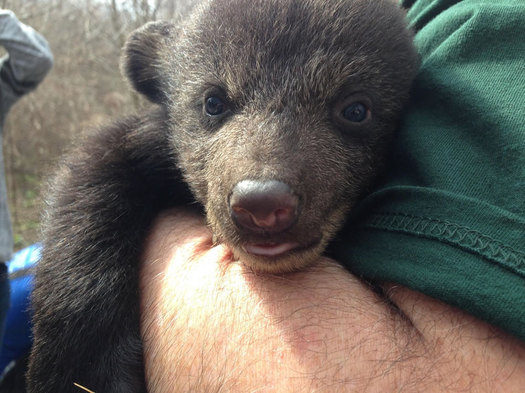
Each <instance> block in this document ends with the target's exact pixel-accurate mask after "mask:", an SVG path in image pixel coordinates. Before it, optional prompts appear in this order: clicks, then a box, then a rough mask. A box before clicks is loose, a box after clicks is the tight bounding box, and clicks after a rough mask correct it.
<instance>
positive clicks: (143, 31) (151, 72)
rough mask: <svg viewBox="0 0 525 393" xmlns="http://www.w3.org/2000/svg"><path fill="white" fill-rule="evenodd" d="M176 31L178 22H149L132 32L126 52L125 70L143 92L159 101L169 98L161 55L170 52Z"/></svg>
mask: <svg viewBox="0 0 525 393" xmlns="http://www.w3.org/2000/svg"><path fill="white" fill-rule="evenodd" d="M173 30H174V25H173V24H171V23H169V22H149V23H147V24H145V25H144V26H142V27H141V28H139V29H137V30H136V31H134V32H133V33H132V34H131V36H130V37H129V38H128V41H127V42H126V45H125V46H124V50H123V54H122V61H121V70H122V73H123V74H124V75H125V76H126V77H127V78H128V80H129V81H130V83H131V84H132V86H133V87H134V88H135V89H136V90H137V91H138V92H139V93H141V94H144V95H145V96H146V97H147V98H148V99H149V100H150V101H152V102H154V103H156V104H162V103H164V102H165V100H166V97H165V94H164V89H163V83H162V75H163V72H162V70H161V66H162V57H161V54H162V53H163V51H166V49H167V48H166V46H167V45H168V41H169V39H170V38H171V37H172V32H173ZM164 53H165V52H164Z"/></svg>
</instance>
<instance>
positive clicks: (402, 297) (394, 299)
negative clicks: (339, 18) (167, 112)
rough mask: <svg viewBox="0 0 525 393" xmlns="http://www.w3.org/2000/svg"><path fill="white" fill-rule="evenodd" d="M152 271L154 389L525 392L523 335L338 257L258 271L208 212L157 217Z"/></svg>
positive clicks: (148, 277) (148, 341) (145, 311)
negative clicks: (370, 276)
mask: <svg viewBox="0 0 525 393" xmlns="http://www.w3.org/2000/svg"><path fill="white" fill-rule="evenodd" d="M140 275H141V277H140V280H141V308H142V311H141V312H142V323H141V329H142V335H143V340H144V354H145V359H144V360H145V369H146V378H147V384H148V389H149V392H150V393H168V392H301V393H302V392H330V393H337V392H422V391H425V392H491V393H494V392H505V393H509V392H510V393H512V392H523V391H525V345H524V343H523V342H521V341H519V340H517V339H515V338H513V337H511V336H509V335H506V334H505V333H503V332H502V331H500V330H499V329H497V328H495V327H493V326H490V325H488V324H486V323H484V322H481V321H479V320H477V319H475V318H474V317H472V316H470V315H468V314H466V313H464V312H462V311H460V310H458V309H455V308H453V307H451V306H448V305H446V304H443V303H441V302H439V301H436V300H434V299H431V298H429V297H427V296H425V295H423V294H420V293H417V292H414V291H411V290H410V289H407V288H405V287H402V286H399V285H394V284H385V285H383V286H382V291H378V290H377V289H374V288H372V287H370V286H368V285H367V284H365V283H363V282H362V281H361V280H359V279H358V278H356V277H355V276H353V275H352V274H351V273H349V272H348V271H346V270H344V269H342V268H341V267H339V266H338V265H337V263H336V262H334V261H332V260H330V259H328V258H324V257H323V258H320V260H319V262H318V263H317V264H316V265H315V267H312V268H310V269H308V270H305V271H302V272H297V273H291V274H285V275H272V276H270V275H258V274H256V273H254V272H253V271H251V270H250V269H249V268H247V267H246V266H245V265H243V264H242V263H240V262H238V261H233V260H232V257H231V253H230V252H229V250H228V248H227V247H226V246H225V245H222V244H219V245H213V242H212V234H211V232H210V231H209V229H208V228H207V227H206V226H205V223H204V220H203V218H202V217H201V216H200V215H199V214H198V213H196V212H192V211H189V210H183V209H178V210H172V211H170V212H166V213H164V214H163V215H162V216H161V217H159V218H158V219H157V221H156V223H155V224H154V226H153V229H152V231H151V234H150V236H149V238H148V240H147V242H146V246H145V251H144V254H143V264H142V269H141V273H140Z"/></svg>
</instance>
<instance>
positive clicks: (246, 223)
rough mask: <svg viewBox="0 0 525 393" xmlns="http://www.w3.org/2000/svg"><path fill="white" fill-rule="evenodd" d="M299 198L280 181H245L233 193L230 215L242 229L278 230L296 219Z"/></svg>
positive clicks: (288, 225) (256, 230)
mask: <svg viewBox="0 0 525 393" xmlns="http://www.w3.org/2000/svg"><path fill="white" fill-rule="evenodd" d="M298 205H299V199H298V197H297V196H296V195H295V194H294V193H293V191H292V189H291V187H290V186H289V185H287V184H286V183H283V182H281V181H278V180H242V181H240V182H239V183H237V184H236V185H235V187H234V188H233V191H232V194H231V196H230V212H231V213H230V214H231V217H232V219H233V221H234V222H235V224H236V225H237V226H238V227H239V228H240V229H245V230H249V231H252V232H261V231H264V232H269V233H274V234H275V233H279V232H283V231H285V230H286V229H288V228H290V227H291V226H292V225H293V224H294V223H295V220H296V218H297V214H298V212H297V210H298Z"/></svg>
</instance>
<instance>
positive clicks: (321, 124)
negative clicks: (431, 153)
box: [28, 0, 418, 393]
mask: <svg viewBox="0 0 525 393" xmlns="http://www.w3.org/2000/svg"><path fill="white" fill-rule="evenodd" d="M417 65H418V64H417V56H416V54H415V51H414V49H413V46H412V44H411V34H410V32H409V31H408V30H407V29H406V26H405V21H404V15H403V13H402V12H401V11H400V10H398V9H397V8H396V6H395V5H393V4H392V2H391V1H387V0H385V1H381V0H347V1H343V0H214V1H210V2H208V3H206V4H205V5H203V6H202V7H200V8H199V9H198V10H197V11H196V12H195V13H194V14H193V15H192V16H191V17H190V18H189V19H188V21H187V22H186V23H185V24H184V25H183V26H181V27H178V28H176V27H175V26H173V25H171V24H169V23H163V22H159V23H152V24H148V25H146V26H144V27H143V28H142V29H140V30H138V31H137V32H135V33H134V34H133V35H132V36H131V37H130V39H129V41H128V44H127V46H126V48H125V57H124V62H123V69H124V72H125V73H126V75H127V76H128V78H129V80H130V82H131V83H132V85H133V86H134V87H135V88H136V89H137V90H138V91H139V92H141V93H143V94H144V95H146V96H147V97H148V98H149V99H150V100H151V101H153V102H154V103H156V104H158V108H157V109H155V110H154V112H153V113H150V114H148V115H144V116H140V117H132V118H128V119H125V120H122V121H120V122H117V123H115V124H113V125H112V126H109V127H107V128H104V129H101V130H98V131H97V132H95V133H93V134H91V135H88V136H86V137H85V138H84V139H83V140H82V141H81V142H80V143H79V144H78V147H77V148H76V149H75V150H74V151H73V152H72V153H71V154H70V155H69V156H68V158H66V159H65V161H64V163H63V165H62V166H61V168H60V170H59V172H58V175H57V176H56V179H55V181H54V184H53V190H52V191H51V194H50V197H49V209H48V214H47V219H46V224H45V244H44V254H43V260H42V261H41V263H40V265H39V267H38V272H37V276H36V288H35V293H34V310H35V317H34V323H35V333H34V336H35V345H34V349H33V353H32V358H31V365H30V371H29V375H28V383H29V389H30V392H68V391H75V388H74V386H73V382H77V383H79V384H81V385H83V386H86V387H88V388H89V389H91V390H94V391H97V392H104V393H112V392H144V391H145V385H144V380H143V378H144V376H143V371H142V363H141V356H142V354H141V342H140V336H139V315H138V299H139V294H138V256H139V254H140V246H141V244H142V241H143V239H144V237H145V235H146V232H147V229H148V226H149V224H150V222H151V221H152V219H153V218H154V217H155V215H156V214H158V212H159V211H160V210H161V209H164V208H167V207H169V206H172V205H176V204H181V203H189V202H191V201H192V200H193V199H195V200H196V201H197V202H199V203H200V204H201V205H202V206H203V207H204V210H205V214H206V217H207V219H208V222H209V225H210V226H211V228H212V230H213V232H214V234H215V237H216V239H217V241H221V242H225V243H227V244H228V245H229V246H230V247H231V248H232V250H233V252H234V255H235V256H236V257H238V258H240V259H241V260H242V261H243V262H244V263H246V264H248V265H250V266H252V267H253V268H254V269H256V270H258V271H263V272H284V271H290V270H295V269H300V268H302V267H304V266H306V265H307V264H309V263H312V262H313V261H314V260H315V259H316V257H317V256H319V255H320V254H321V253H322V252H323V250H324V249H325V247H326V245H327V244H328V242H329V241H330V240H331V238H332V237H333V236H334V234H335V233H336V232H337V230H338V229H339V228H340V226H341V224H342V222H343V220H344V218H345V216H346V214H347V212H348V211H349V209H351V207H352V206H353V205H354V204H355V203H356V201H357V200H358V199H359V198H360V197H361V196H362V194H363V192H365V191H366V190H367V188H368V187H369V185H370V184H371V182H372V181H373V179H374V177H375V175H376V173H377V171H378V168H380V166H381V164H382V161H383V157H384V154H385V151H386V149H387V147H388V144H389V141H390V140H391V138H392V136H393V132H394V130H395V127H396V125H397V122H398V119H399V115H400V111H401V109H402V107H403V105H404V104H405V102H406V100H407V97H408V92H409V88H410V85H411V82H412V80H413V78H414V75H415V72H416V69H417ZM210 99H212V101H209V100H210ZM209 102H211V104H210V105H212V109H214V108H213V104H217V102H218V103H219V104H220V105H219V107H220V109H221V111H219V112H220V113H219V114H210V111H209V107H208V103H209ZM355 103H358V104H359V105H361V106H360V107H359V108H363V107H364V108H366V110H367V111H366V117H365V118H364V120H359V121H354V120H355V119H354V118H352V120H351V121H349V120H348V117H351V116H353V114H352V113H351V111H348V108H349V107H351V106H352V105H353V104H355ZM247 184H248V185H251V184H256V185H257V187H259V188H260V189H265V187H267V186H268V187H270V188H271V187H273V186H274V185H275V184H277V185H278V186H277V187H274V188H275V189H276V190H278V191H272V193H274V194H277V197H276V198H277V200H278V201H279V202H278V203H285V204H286V206H285V207H286V208H281V207H279V208H278V209H277V208H276V209H275V214H274V213H272V217H273V216H275V217H273V218H274V221H275V220H276V221H277V223H278V224H281V222H280V221H279V220H284V218H283V217H285V218H286V220H287V225H284V224H283V225H282V228H281V226H279V225H277V224H275V225H274V226H272V225H273V224H271V225H270V224H268V226H267V224H264V225H261V226H260V227H259V226H257V225H259V224H257V225H255V224H254V222H257V219H255V218H254V215H252V212H248V213H246V211H245V210H246V209H244V207H243V208H239V211H241V213H238V214H237V213H236V212H237V210H236V209H237V206H234V205H235V202H234V201H236V200H237V199H239V198H241V199H242V197H243V196H242V195H241V196H239V195H238V194H243V192H244V190H245V188H246V185H247ZM239 185H243V187H245V188H242V187H240V186H239ZM241 188H242V190H243V191H242V192H239V189H241ZM283 189H284V190H285V191H280V190H283ZM188 190H189V191H191V194H190V193H189V192H188ZM257 192H259V190H257ZM273 196H275V195H273V194H272V197H273ZM258 197H259V194H257V198H258ZM274 199H275V198H274ZM282 201H285V202H282ZM271 203H274V202H271ZM290 206H291V207H290ZM250 220H252V221H250ZM246 222H247V224H246ZM243 223H244V224H243ZM254 228H255V229H254ZM277 228H279V229H277ZM280 244H282V245H286V246H287V247H288V245H290V246H289V247H288V248H286V249H287V251H286V252H283V253H277V252H276V251H275V250H274V248H275V247H277V246H278V245H280ZM261 245H263V246H264V247H266V248H268V249H271V250H273V251H272V252H274V253H275V255H272V256H266V255H262V254H260V253H257V252H253V251H250V250H254V249H257V247H259V248H261ZM292 245H293V247H292ZM174 368H175V369H176V365H174Z"/></svg>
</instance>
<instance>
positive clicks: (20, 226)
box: [0, 0, 198, 250]
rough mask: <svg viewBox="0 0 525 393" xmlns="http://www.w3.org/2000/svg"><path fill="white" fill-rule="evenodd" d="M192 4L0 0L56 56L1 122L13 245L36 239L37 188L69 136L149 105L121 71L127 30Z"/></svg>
mask: <svg viewBox="0 0 525 393" xmlns="http://www.w3.org/2000/svg"><path fill="white" fill-rule="evenodd" d="M197 2H198V0H0V7H1V8H4V9H10V10H12V11H13V12H14V13H15V14H16V16H17V17H18V19H19V20H20V21H21V22H23V23H25V24H27V25H29V26H31V27H33V28H34V29H36V30H37V31H38V32H40V33H41V34H42V35H43V36H44V37H45V38H46V39H47V41H48V42H49V45H50V47H51V49H52V51H53V55H54V59H55V63H54V67H53V69H52V70H51V72H50V73H49V74H48V76H47V77H46V79H44V81H43V82H42V83H41V84H40V85H39V87H38V89H37V90H36V91H34V92H32V93H30V94H28V95H26V96H24V97H23V98H22V99H21V100H20V101H18V102H17V103H16V104H15V106H14V107H13V108H12V109H11V110H10V112H9V114H8V116H7V121H6V123H5V128H4V140H3V142H4V146H3V148H4V154H5V156H4V158H5V166H6V172H7V188H8V194H9V206H10V211H11V218H12V221H13V230H14V235H15V250H18V249H21V248H23V247H25V246H27V245H30V244H32V243H34V242H36V241H39V240H40V239H39V233H40V232H39V231H40V228H39V222H40V215H41V209H42V206H43V203H42V199H41V190H42V187H45V182H46V178H47V176H48V175H49V173H50V171H51V170H52V168H53V166H54V164H55V163H56V161H57V159H58V158H59V156H60V155H61V153H62V152H63V151H64V149H65V148H66V147H67V146H68V144H69V142H70V140H71V138H73V137H74V136H75V135H77V134H78V133H80V132H81V131H82V129H85V128H86V127H93V126H96V125H100V124H103V123H105V122H108V121H110V119H114V118H117V117H120V116H124V115H126V114H130V113H135V112H137V111H141V110H145V109H146V107H147V105H148V104H147V102H145V101H144V100H143V99H142V98H140V97H139V96H138V95H136V94H134V93H133V92H132V91H131V90H130V88H129V86H128V85H127V83H126V81H125V80H124V79H123V77H122V75H121V74H120V70H119V58H120V53H121V48H122V46H123V44H124V42H125V40H126V37H127V36H128V34H129V33H130V32H131V31H133V30H134V29H135V28H137V27H139V26H141V25H142V24H144V23H146V22H148V21H151V20H158V19H165V20H166V19H167V20H175V21H177V20H180V18H181V17H183V16H184V15H185V14H187V13H188V12H189V11H190V10H191V8H193V6H194V5H195V4H196V3H197ZM1 50H2V48H0V51H1ZM4 53H5V52H0V54H2V55H3V54H4Z"/></svg>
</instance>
